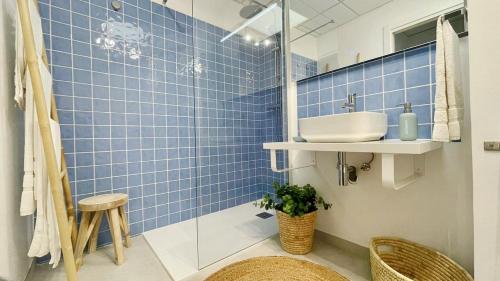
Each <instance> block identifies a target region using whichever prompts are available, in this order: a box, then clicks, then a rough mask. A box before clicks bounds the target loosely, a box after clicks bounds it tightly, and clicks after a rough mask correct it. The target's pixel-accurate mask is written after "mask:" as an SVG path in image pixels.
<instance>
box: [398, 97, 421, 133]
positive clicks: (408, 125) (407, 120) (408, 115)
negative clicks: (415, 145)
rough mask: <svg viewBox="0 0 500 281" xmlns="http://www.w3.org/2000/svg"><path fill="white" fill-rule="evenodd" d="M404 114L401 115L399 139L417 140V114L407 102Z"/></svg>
mask: <svg viewBox="0 0 500 281" xmlns="http://www.w3.org/2000/svg"><path fill="white" fill-rule="evenodd" d="M402 105H403V106H404V112H403V113H401V115H399V139H400V140H402V141H412V140H416V139H417V114H415V113H414V112H413V111H412V109H411V103H410V102H405V103H404V104H402Z"/></svg>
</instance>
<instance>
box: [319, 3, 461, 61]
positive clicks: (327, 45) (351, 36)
mask: <svg viewBox="0 0 500 281" xmlns="http://www.w3.org/2000/svg"><path fill="white" fill-rule="evenodd" d="M457 6H463V0H439V1H436V0H419V1H415V0H393V1H391V2H389V3H388V4H386V5H383V6H381V7H379V8H377V9H375V10H373V11H370V12H368V13H366V14H364V15H362V16H360V17H359V18H357V19H355V20H353V21H351V22H348V23H346V24H344V25H342V26H340V27H338V28H336V29H334V30H332V31H331V32H329V33H326V34H324V35H322V36H320V37H318V42H317V48H318V58H319V59H321V58H323V57H325V56H328V55H331V54H332V53H334V52H338V58H339V66H340V67H342V66H347V65H350V64H353V63H356V54H357V53H360V55H361V60H362V61H365V60H368V59H372V58H376V57H379V56H382V55H383V54H386V53H388V52H391V50H390V48H389V47H390V46H388V45H389V41H388V39H389V36H388V34H389V32H390V31H391V30H394V29H399V28H401V27H404V26H405V25H407V24H410V23H416V22H420V21H421V20H424V19H426V18H428V17H429V16H431V17H435V16H437V15H439V14H441V13H443V11H445V10H448V9H449V8H450V7H457Z"/></svg>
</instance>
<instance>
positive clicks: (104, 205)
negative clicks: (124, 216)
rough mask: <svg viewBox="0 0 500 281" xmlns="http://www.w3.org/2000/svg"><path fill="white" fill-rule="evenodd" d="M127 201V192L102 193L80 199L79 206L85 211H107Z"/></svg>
mask: <svg viewBox="0 0 500 281" xmlns="http://www.w3.org/2000/svg"><path fill="white" fill-rule="evenodd" d="M127 201H128V195H127V194H123V193H113V194H102V195H96V196H92V197H88V198H85V199H82V200H80V201H79V202H78V208H79V209H80V210H82V211H84V212H96V211H105V210H110V209H114V208H118V207H120V206H123V205H125V204H127Z"/></svg>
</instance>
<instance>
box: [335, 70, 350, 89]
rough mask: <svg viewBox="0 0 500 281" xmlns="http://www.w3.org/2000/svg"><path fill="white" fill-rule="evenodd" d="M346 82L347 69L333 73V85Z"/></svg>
mask: <svg viewBox="0 0 500 281" xmlns="http://www.w3.org/2000/svg"><path fill="white" fill-rule="evenodd" d="M343 84H347V71H346V70H345V69H343V70H339V71H335V72H334V73H333V86H340V85H343Z"/></svg>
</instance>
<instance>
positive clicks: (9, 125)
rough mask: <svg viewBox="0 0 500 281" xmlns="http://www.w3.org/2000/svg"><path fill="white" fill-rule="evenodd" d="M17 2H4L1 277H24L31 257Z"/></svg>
mask: <svg viewBox="0 0 500 281" xmlns="http://www.w3.org/2000/svg"><path fill="white" fill-rule="evenodd" d="M14 4H15V1H2V4H1V5H0V14H1V20H2V21H1V28H0V115H1V117H0V159H1V161H0V179H2V181H1V187H0V226H1V227H0V249H1V250H0V280H9V281H11V280H12V281H20V280H24V277H25V276H26V274H27V272H28V270H29V266H30V265H31V260H30V259H28V257H27V256H26V254H27V252H28V236H29V233H30V231H29V229H30V219H29V218H22V217H20V216H19V200H20V197H21V188H22V175H23V161H22V159H23V144H24V140H23V118H22V113H21V111H20V110H18V109H17V108H15V107H14V100H13V96H14V92H13V91H14V85H13V81H14V73H13V70H14V66H13V63H14V60H13V58H14V21H13V18H14V16H15V15H16V13H17V11H16V9H15V6H14Z"/></svg>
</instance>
